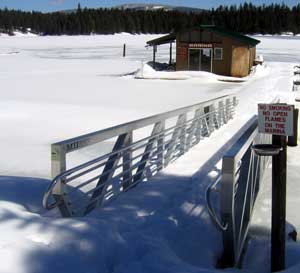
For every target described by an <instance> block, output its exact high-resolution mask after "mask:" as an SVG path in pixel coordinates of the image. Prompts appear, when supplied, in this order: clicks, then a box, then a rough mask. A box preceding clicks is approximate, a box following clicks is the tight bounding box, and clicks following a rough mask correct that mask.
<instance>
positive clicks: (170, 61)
mask: <svg viewBox="0 0 300 273" xmlns="http://www.w3.org/2000/svg"><path fill="white" fill-rule="evenodd" d="M171 64H172V42H171V43H170V60H169V65H171Z"/></svg>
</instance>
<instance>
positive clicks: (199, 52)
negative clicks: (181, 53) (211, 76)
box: [189, 48, 212, 72]
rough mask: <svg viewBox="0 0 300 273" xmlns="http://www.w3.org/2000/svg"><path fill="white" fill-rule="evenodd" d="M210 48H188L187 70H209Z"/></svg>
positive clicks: (210, 64) (210, 66) (210, 60)
mask: <svg viewBox="0 0 300 273" xmlns="http://www.w3.org/2000/svg"><path fill="white" fill-rule="evenodd" d="M211 68H212V49H211V48H190V49H189V70H191V71H207V72H211V71H212V70H211Z"/></svg>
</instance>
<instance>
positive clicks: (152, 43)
mask: <svg viewBox="0 0 300 273" xmlns="http://www.w3.org/2000/svg"><path fill="white" fill-rule="evenodd" d="M175 40H176V33H170V34H168V35H165V36H162V37H159V38H156V39H153V40H150V41H148V42H147V45H149V46H157V45H163V44H169V43H173V42H175Z"/></svg>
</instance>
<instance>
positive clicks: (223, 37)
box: [147, 25, 260, 77]
mask: <svg viewBox="0 0 300 273" xmlns="http://www.w3.org/2000/svg"><path fill="white" fill-rule="evenodd" d="M174 42H176V70H177V71H182V70H190V71H207V72H212V73H215V74H218V75H224V76H232V77H245V76H247V75H249V73H250V71H251V68H252V66H253V65H254V60H255V57H256V45H257V44H259V43H260V41H259V40H256V39H253V38H251V37H248V36H246V35H242V34H240V33H237V32H233V31H229V30H225V29H223V28H220V27H217V26H214V25H202V26H200V27H195V28H191V29H186V30H182V31H180V32H177V33H171V34H168V35H166V36H163V37H160V38H157V39H154V40H151V41H148V42H147V45H148V46H153V63H154V66H155V58H156V52H157V46H159V45H162V44H168V43H169V44H170V62H171V61H172V44H173V43H174Z"/></svg>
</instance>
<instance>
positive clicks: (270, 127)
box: [258, 103, 294, 136]
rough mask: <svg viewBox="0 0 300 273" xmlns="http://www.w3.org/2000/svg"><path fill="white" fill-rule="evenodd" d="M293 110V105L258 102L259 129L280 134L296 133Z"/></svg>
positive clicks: (289, 134) (262, 131) (266, 132)
mask: <svg viewBox="0 0 300 273" xmlns="http://www.w3.org/2000/svg"><path fill="white" fill-rule="evenodd" d="M293 111H294V106H293V105H288V104H279V103H277V104H258V131H259V132H260V133H265V134H272V135H279V136H292V135H294V130H293V129H294V128H293V125H294V121H293V118H294V115H293Z"/></svg>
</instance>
